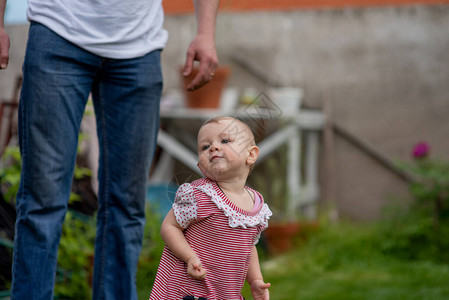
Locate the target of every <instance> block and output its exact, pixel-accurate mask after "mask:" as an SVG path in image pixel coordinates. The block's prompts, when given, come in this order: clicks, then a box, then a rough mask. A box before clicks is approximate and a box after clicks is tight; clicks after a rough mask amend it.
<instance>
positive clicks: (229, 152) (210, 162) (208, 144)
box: [198, 119, 254, 180]
mask: <svg viewBox="0 0 449 300" xmlns="http://www.w3.org/2000/svg"><path fill="white" fill-rule="evenodd" d="M251 147H254V140H253V137H252V135H251V133H250V132H249V130H248V129H247V128H246V127H245V126H244V125H242V124H241V123H240V121H237V120H233V119H229V120H228V119H224V120H220V121H219V122H218V123H209V124H206V125H204V126H203V127H202V128H201V129H200V131H199V133H198V158H199V162H198V166H199V168H200V170H201V172H202V173H203V174H204V176H206V177H209V178H211V179H213V180H220V179H224V178H231V177H234V176H239V177H245V178H246V177H247V176H248V172H249V167H250V164H251V163H252V162H251V161H250V160H249V151H250V149H251Z"/></svg>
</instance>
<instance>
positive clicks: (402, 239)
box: [379, 143, 449, 263]
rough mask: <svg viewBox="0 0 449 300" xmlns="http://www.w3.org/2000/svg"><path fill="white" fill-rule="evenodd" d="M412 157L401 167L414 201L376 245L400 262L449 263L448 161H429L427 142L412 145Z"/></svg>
mask: <svg viewBox="0 0 449 300" xmlns="http://www.w3.org/2000/svg"><path fill="white" fill-rule="evenodd" d="M412 155H413V158H414V161H413V163H412V164H407V163H401V164H400V167H401V168H403V169H404V170H406V171H408V172H409V173H411V174H412V175H413V177H414V180H413V181H412V182H411V183H410V193H411V195H412V196H413V199H414V201H413V203H412V205H411V206H410V208H409V209H408V210H407V211H405V212H404V213H402V214H398V213H397V214H396V215H395V216H393V217H392V218H391V219H390V220H388V221H387V222H385V224H384V225H383V232H382V236H383V239H382V240H381V241H380V243H379V245H380V247H381V249H382V250H383V251H384V252H385V253H389V254H392V255H394V256H397V257H400V258H402V259H407V260H430V261H434V262H444V263H449V240H448V239H447V238H446V237H447V236H448V235H449V162H447V161H442V160H437V159H432V158H430V146H429V145H428V144H427V143H418V144H417V145H415V147H414V148H413V152H412Z"/></svg>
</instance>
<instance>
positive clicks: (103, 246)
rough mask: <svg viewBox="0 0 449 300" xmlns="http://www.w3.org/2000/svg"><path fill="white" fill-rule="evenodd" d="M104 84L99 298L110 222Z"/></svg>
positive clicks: (101, 92)
mask: <svg viewBox="0 0 449 300" xmlns="http://www.w3.org/2000/svg"><path fill="white" fill-rule="evenodd" d="M102 89H103V85H102V84H101V83H99V90H100V93H99V97H98V98H99V102H100V109H101V130H102V132H103V134H102V136H103V138H102V141H101V143H102V145H103V154H102V157H103V158H102V166H103V171H102V172H103V183H104V184H103V199H102V201H103V205H104V217H103V232H102V234H103V235H102V241H101V263H100V282H99V283H98V285H99V289H100V291H99V293H100V294H99V298H100V299H105V298H106V295H105V294H104V280H105V278H104V274H105V271H104V269H105V263H106V262H105V257H106V253H105V252H106V242H107V241H106V236H107V234H106V233H107V227H108V226H107V224H108V206H109V203H108V201H107V199H108V192H109V175H108V174H109V173H108V164H107V161H108V150H107V133H106V120H105V112H104V107H105V103H104V98H103V91H102Z"/></svg>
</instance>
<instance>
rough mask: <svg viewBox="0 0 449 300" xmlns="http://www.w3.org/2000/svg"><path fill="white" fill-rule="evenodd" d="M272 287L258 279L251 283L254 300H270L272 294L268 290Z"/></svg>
mask: <svg viewBox="0 0 449 300" xmlns="http://www.w3.org/2000/svg"><path fill="white" fill-rule="evenodd" d="M270 286H271V284H270V283H265V282H263V280H261V279H256V280H254V281H253V282H252V283H251V294H252V295H253V298H254V300H269V299H270V293H269V292H268V288H269V287H270Z"/></svg>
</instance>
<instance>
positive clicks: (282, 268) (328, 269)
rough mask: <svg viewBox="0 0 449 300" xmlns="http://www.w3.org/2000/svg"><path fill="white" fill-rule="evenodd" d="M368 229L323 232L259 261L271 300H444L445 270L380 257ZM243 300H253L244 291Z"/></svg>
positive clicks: (448, 275) (448, 273)
mask: <svg viewBox="0 0 449 300" xmlns="http://www.w3.org/2000/svg"><path fill="white" fill-rule="evenodd" d="M380 233H381V231H380V230H379V229H378V227H376V226H373V225H348V224H345V225H343V224H340V225H337V226H332V227H328V228H325V229H322V230H320V231H318V232H316V233H313V234H312V235H311V236H310V237H309V239H308V240H307V242H305V243H302V245H298V246H297V248H296V249H295V250H293V251H291V252H290V253H287V254H285V255H283V256H278V257H275V258H268V259H264V260H263V262H262V268H263V273H264V277H265V280H266V281H268V282H271V284H272V287H271V288H270V295H271V299H276V300H290V299H301V300H324V299H329V300H330V299H332V300H338V299H342V300H343V299H344V300H351V299H354V300H355V299H357V300H359V299H369V300H376V299H379V300H388V299H391V300H398V299H406V300H413V299H420V300H423V299H429V300H439V299H441V300H443V299H449V284H448V279H449V265H446V264H441V263H435V262H432V261H431V260H418V261H417V260H406V259H403V258H400V257H395V256H392V255H389V254H385V253H383V251H382V249H384V245H383V242H382V237H381V236H380V235H379V234H380ZM244 296H245V298H246V299H252V297H251V296H250V293H249V288H248V287H247V286H246V287H245V289H244Z"/></svg>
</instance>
